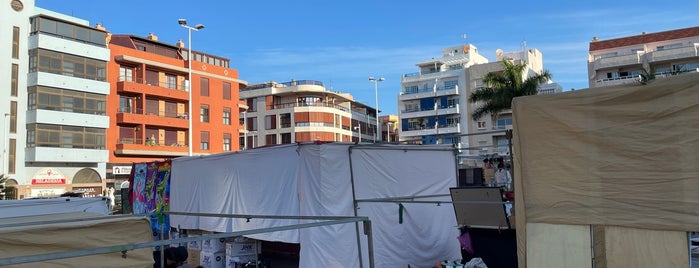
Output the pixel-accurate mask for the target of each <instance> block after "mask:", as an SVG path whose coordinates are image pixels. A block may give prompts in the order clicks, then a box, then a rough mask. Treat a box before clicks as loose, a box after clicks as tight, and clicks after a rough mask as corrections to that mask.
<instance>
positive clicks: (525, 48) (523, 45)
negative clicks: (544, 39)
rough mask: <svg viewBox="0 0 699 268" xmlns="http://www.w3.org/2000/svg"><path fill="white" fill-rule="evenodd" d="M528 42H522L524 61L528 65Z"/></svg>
mask: <svg viewBox="0 0 699 268" xmlns="http://www.w3.org/2000/svg"><path fill="white" fill-rule="evenodd" d="M526 56H527V41H524V40H522V61H524V63H525V64H527V63H528V62H527V57H526Z"/></svg>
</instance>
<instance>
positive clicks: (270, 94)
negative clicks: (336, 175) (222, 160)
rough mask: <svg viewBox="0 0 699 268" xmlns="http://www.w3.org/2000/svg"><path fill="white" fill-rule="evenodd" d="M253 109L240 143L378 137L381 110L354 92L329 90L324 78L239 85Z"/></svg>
mask: <svg viewBox="0 0 699 268" xmlns="http://www.w3.org/2000/svg"><path fill="white" fill-rule="evenodd" d="M240 99H241V100H242V101H244V102H245V103H246V104H247V106H248V110H247V111H245V112H243V113H241V115H240V118H241V120H244V122H243V123H242V124H244V125H245V128H246V130H247V131H245V134H244V136H243V137H241V139H240V148H245V149H249V148H254V147H260V146H268V145H275V144H290V143H296V142H308V141H320V142H358V141H360V140H361V141H362V142H373V141H375V140H377V141H380V137H379V136H377V135H378V133H377V131H376V130H377V128H376V115H377V111H376V109H375V108H372V107H370V106H368V105H365V104H362V103H360V102H357V101H354V98H353V97H352V95H350V94H348V93H341V92H336V91H329V90H326V88H325V86H324V85H323V83H322V82H320V81H315V80H292V81H290V82H285V83H276V82H268V83H262V84H255V85H250V86H248V87H246V88H244V89H241V90H240Z"/></svg>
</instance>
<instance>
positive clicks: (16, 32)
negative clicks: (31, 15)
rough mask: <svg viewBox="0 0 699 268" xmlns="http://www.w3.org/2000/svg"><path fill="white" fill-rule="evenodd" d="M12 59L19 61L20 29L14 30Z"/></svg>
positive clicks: (15, 28)
mask: <svg viewBox="0 0 699 268" xmlns="http://www.w3.org/2000/svg"><path fill="white" fill-rule="evenodd" d="M12 58H13V59H19V27H14V28H12Z"/></svg>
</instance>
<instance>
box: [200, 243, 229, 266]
mask: <svg viewBox="0 0 699 268" xmlns="http://www.w3.org/2000/svg"><path fill="white" fill-rule="evenodd" d="M201 242H202V243H201V253H200V255H199V265H201V266H203V267H204V268H224V267H226V260H225V257H226V255H225V249H226V239H225V238H213V239H205V240H202V241H201Z"/></svg>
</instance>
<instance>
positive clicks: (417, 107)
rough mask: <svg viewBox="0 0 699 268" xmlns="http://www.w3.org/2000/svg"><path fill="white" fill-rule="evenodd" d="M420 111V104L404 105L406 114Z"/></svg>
mask: <svg viewBox="0 0 699 268" xmlns="http://www.w3.org/2000/svg"><path fill="white" fill-rule="evenodd" d="M417 111H420V104H419V103H407V104H405V111H404V112H406V113H412V112H417Z"/></svg>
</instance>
